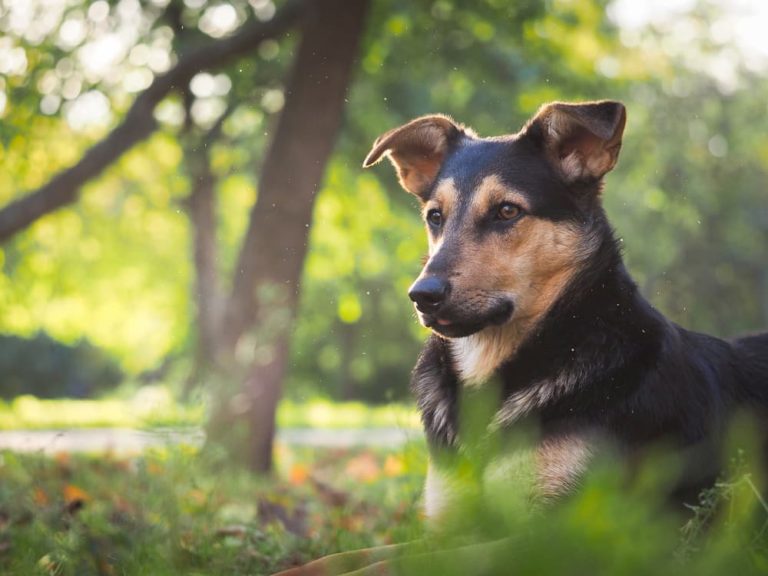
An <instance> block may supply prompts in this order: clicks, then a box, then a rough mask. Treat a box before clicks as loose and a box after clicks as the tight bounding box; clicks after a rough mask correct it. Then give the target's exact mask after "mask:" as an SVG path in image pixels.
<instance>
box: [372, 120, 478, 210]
mask: <svg viewBox="0 0 768 576" xmlns="http://www.w3.org/2000/svg"><path fill="white" fill-rule="evenodd" d="M462 132H463V129H462V128H461V127H459V126H458V125H456V124H455V123H454V122H453V121H452V120H451V119H450V118H448V117H447V116H443V115H432V116H422V117H421V118H416V119H415V120H411V121H410V122H408V124H405V125H403V126H400V127H399V128H395V129H394V130H390V131H389V132H386V133H384V134H382V135H381V136H379V137H378V138H377V139H376V141H375V142H374V143H373V148H371V151H370V152H369V153H368V156H366V157H365V160H364V161H363V167H364V168H368V167H369V166H373V165H374V164H376V163H377V162H379V161H380V160H381V158H382V157H383V156H388V157H389V160H390V161H391V162H392V165H393V166H394V167H395V170H397V176H398V177H399V179H400V184H401V185H402V187H403V188H405V189H406V190H407V191H408V192H410V193H411V194H415V195H416V196H421V195H422V194H424V193H425V192H426V191H427V190H428V189H429V187H430V186H431V185H432V183H433V182H434V181H435V177H436V176H437V173H438V171H439V170H440V166H442V164H443V160H445V156H446V154H447V153H448V151H449V150H450V148H451V146H452V145H453V144H454V142H456V140H458V138H459V135H460V134H461V133H462Z"/></svg>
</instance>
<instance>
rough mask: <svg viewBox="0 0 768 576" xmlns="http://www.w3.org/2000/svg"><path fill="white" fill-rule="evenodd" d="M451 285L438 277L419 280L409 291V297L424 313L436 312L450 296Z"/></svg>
mask: <svg viewBox="0 0 768 576" xmlns="http://www.w3.org/2000/svg"><path fill="white" fill-rule="evenodd" d="M449 289H450V285H449V284H448V282H446V281H445V280H443V279H441V278H437V277H436V276H427V277H426V278H422V279H421V280H417V281H416V282H415V283H414V284H413V286H411V289H410V290H408V297H409V298H410V299H411V300H413V301H414V302H416V307H417V308H418V309H419V310H421V311H422V312H434V311H435V310H437V309H438V308H439V307H440V305H441V304H442V303H443V302H444V301H445V298H446V297H447V296H448V290H449Z"/></svg>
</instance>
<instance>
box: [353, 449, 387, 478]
mask: <svg viewBox="0 0 768 576" xmlns="http://www.w3.org/2000/svg"><path fill="white" fill-rule="evenodd" d="M346 473H347V475H348V476H349V477H351V478H353V479H354V480H358V481H361V482H373V481H374V480H376V479H377V478H378V477H379V474H380V473H381V469H380V468H379V463H378V462H377V461H376V458H375V457H374V456H373V455H372V454H369V453H367V452H364V453H362V454H360V455H359V456H356V457H355V458H352V459H351V460H350V461H349V462H347V467H346Z"/></svg>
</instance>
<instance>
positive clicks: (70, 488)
mask: <svg viewBox="0 0 768 576" xmlns="http://www.w3.org/2000/svg"><path fill="white" fill-rule="evenodd" d="M90 499H91V497H90V496H89V495H88V492H86V491H85V490H83V489H82V488H78V487H77V486H75V485H74V484H67V485H66V486H64V501H65V502H66V503H67V504H72V503H74V502H78V501H80V502H87V501H88V500H90Z"/></svg>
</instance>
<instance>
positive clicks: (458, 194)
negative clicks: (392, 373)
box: [297, 101, 768, 574]
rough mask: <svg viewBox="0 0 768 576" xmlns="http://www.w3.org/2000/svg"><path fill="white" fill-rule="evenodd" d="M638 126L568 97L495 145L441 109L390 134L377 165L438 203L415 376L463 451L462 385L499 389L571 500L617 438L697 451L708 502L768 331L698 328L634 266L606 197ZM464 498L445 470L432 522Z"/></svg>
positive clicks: (510, 422)
mask: <svg viewBox="0 0 768 576" xmlns="http://www.w3.org/2000/svg"><path fill="white" fill-rule="evenodd" d="M625 120H626V112H625V108H624V106H623V105H622V104H620V103H618V102H612V101H602V102H589V103H581V104H566V103H552V104H548V105H546V106H544V107H542V108H541V110H540V111H539V113H538V114H537V115H536V116H535V117H534V118H533V119H532V120H530V121H529V122H528V123H527V124H526V126H525V127H524V128H523V129H522V130H521V131H520V132H519V133H518V134H514V135H510V136H501V137H494V138H480V137H478V136H477V135H476V134H474V133H473V132H472V131H471V130H469V129H468V128H465V127H463V126H461V125H458V124H456V123H454V122H453V121H452V120H451V119H450V118H448V117H446V116H439V115H438V116H426V117H422V118H418V119H416V120H413V121H412V122H410V123H408V124H406V125H404V126H401V127H400V128H397V129H395V130H392V131H390V132H387V133H386V134H384V135H382V136H381V137H380V138H378V139H377V140H376V142H375V143H374V146H373V149H372V150H371V152H370V153H369V155H368V157H367V158H366V159H365V163H364V165H365V166H371V165H373V164H375V163H377V162H378V161H379V160H380V159H381V158H383V157H384V156H388V157H389V159H390V160H391V161H392V164H393V165H394V167H395V168H396V170H397V173H398V176H399V178H400V183H401V184H402V186H403V187H404V188H405V189H406V190H407V191H408V192H410V193H412V194H414V195H416V196H417V197H418V198H419V200H420V201H421V203H422V207H423V210H422V211H423V216H424V220H425V221H426V227H427V233H428V236H429V259H428V261H427V263H426V265H425V267H424V269H423V271H422V273H421V275H420V276H419V278H418V279H417V280H416V282H415V283H414V284H413V286H412V287H411V289H410V292H409V296H410V298H411V299H412V300H413V301H414V303H415V306H416V310H417V311H418V316H419V319H420V320H421V322H422V323H423V324H424V325H425V326H427V327H429V328H431V329H432V331H433V335H432V336H431V337H430V339H429V341H428V342H427V344H426V347H425V349H424V351H423V353H422V355H421V357H420V358H419V361H418V364H417V366H416V368H415V370H414V375H413V383H412V385H413V390H414V392H415V394H416V397H417V401H418V406H419V409H420V411H421V415H422V420H423V423H424V427H425V430H426V434H427V437H428V440H429V443H430V446H431V447H432V448H433V449H434V450H441V449H442V450H448V451H450V450H454V449H457V448H458V447H460V446H461V444H462V430H460V427H459V422H460V398H461V397H462V394H461V391H462V390H463V389H466V388H467V387H477V386H483V384H484V383H487V382H490V381H494V382H496V383H497V384H500V390H501V392H500V393H501V398H500V399H499V403H498V407H497V410H496V411H495V415H494V416H493V418H492V420H493V421H492V425H493V427H495V428H496V429H501V430H505V429H510V428H514V427H515V425H516V423H519V422H521V421H522V420H525V421H526V422H528V423H531V422H533V423H534V424H535V427H536V429H537V430H538V437H537V438H538V439H537V442H536V446H535V450H534V452H535V463H536V471H535V484H536V492H537V493H538V494H539V495H540V496H542V497H553V496H558V495H561V494H564V493H566V492H568V491H569V490H571V489H572V488H573V487H574V486H575V485H576V484H577V482H578V480H579V478H580V476H581V475H582V474H583V472H584V470H585V469H586V467H587V466H588V465H589V462H590V460H591V459H592V458H593V457H594V456H595V455H596V453H597V452H599V451H600V450H601V447H602V446H604V445H607V444H610V445H611V446H613V447H614V449H617V453H618V454H621V455H622V456H624V457H625V458H626V459H627V461H631V460H632V459H633V458H634V457H635V456H636V455H638V454H639V453H642V451H644V450H645V449H646V448H647V447H648V446H651V445H653V444H655V443H657V442H659V441H663V442H665V443H666V445H668V446H673V447H675V448H678V449H679V450H680V453H681V454H682V455H684V456H683V463H684V464H683V473H682V475H681V478H680V481H679V482H678V483H677V486H676V490H675V494H674V496H675V497H676V498H677V499H683V500H685V499H686V498H692V497H693V496H694V495H695V494H696V493H697V492H698V490H699V489H700V488H701V487H703V486H704V485H706V483H708V482H712V481H713V479H714V478H715V476H716V475H717V474H718V472H719V467H718V465H717V463H718V460H719V450H718V445H719V442H720V440H721V436H722V433H723V429H724V426H725V423H726V420H727V418H728V416H729V414H732V413H733V412H734V411H736V410H738V409H740V408H750V409H756V410H758V411H763V410H765V409H766V408H767V407H768V334H763V335H760V336H753V337H748V338H743V339H739V340H735V341H732V342H726V341H723V340H720V339H717V338H714V337H711V336H707V335H703V334H697V333H694V332H690V331H688V330H685V329H683V328H681V327H679V326H677V325H675V324H673V323H672V322H670V321H669V320H667V319H665V318H664V316H662V315H661V314H660V313H659V312H658V311H656V310H655V309H654V308H653V307H652V306H651V305H650V304H649V303H648V302H647V301H646V300H645V299H644V298H643V297H642V296H641V295H640V294H639V293H638V290H637V287H636V285H635V283H634V282H633V281H632V279H631V278H630V276H629V274H628V273H627V271H626V269H625V267H624V265H623V263H622V258H621V251H620V249H619V246H618V244H617V242H616V239H615V237H614V234H613V231H612V229H611V227H610V225H609V223H608V221H607V219H606V215H605V212H604V211H603V208H602V206H601V198H600V196H601V192H602V178H603V176H604V175H605V174H606V173H607V172H608V171H609V170H611V169H612V168H613V167H614V165H615V164H616V161H617V158H618V155H619V149H620V148H621V140H622V133H623V130H624V125H625ZM605 441H607V443H606V442H605ZM450 498H451V490H450V482H449V481H447V480H446V479H445V475H444V474H443V472H442V471H441V470H440V469H439V467H436V466H434V465H432V466H431V468H430V470H429V474H428V480H427V489H426V497H425V500H426V510H427V514H428V515H429V516H431V517H439V515H440V512H441V510H442V508H443V507H444V506H445V505H446V503H447V502H449V501H450ZM373 554H374V555H375V554H377V553H376V552H374V553H373ZM382 554H385V552H382ZM375 559H377V558H376V556H374V557H372V558H368V560H369V561H370V560H375ZM356 560H358V561H359V560H362V562H361V563H364V562H365V560H366V558H365V555H364V554H362V555H359V556H358V557H357V558H356ZM311 566H312V570H318V572H317V573H326V574H327V573H329V572H330V571H332V570H333V561H326V563H325V564H323V562H322V561H321V562H320V563H319V564H317V563H316V564H313V565H311ZM380 567H381V566H379V568H380ZM297 573H312V572H311V570H310V571H309V572H297Z"/></svg>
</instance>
